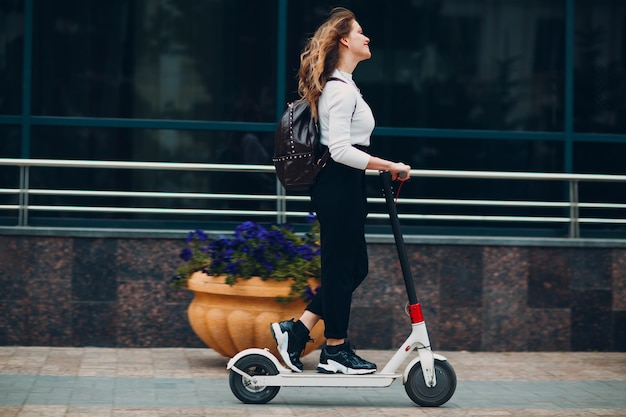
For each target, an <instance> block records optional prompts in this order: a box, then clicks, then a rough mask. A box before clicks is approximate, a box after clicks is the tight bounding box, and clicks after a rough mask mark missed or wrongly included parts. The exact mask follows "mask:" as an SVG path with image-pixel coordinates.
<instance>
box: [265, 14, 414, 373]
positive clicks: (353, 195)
mask: <svg viewBox="0 0 626 417" xmlns="http://www.w3.org/2000/svg"><path fill="white" fill-rule="evenodd" d="M369 43H370V40H369V38H368V37H367V36H365V35H364V34H363V30H362V28H361V26H360V25H359V23H358V22H357V20H356V18H355V16H354V14H353V13H352V12H351V11H350V10H347V9H345V8H336V9H333V10H332V12H331V14H330V16H329V18H328V19H327V20H326V21H325V22H324V23H323V24H322V25H321V26H320V27H319V28H318V29H317V31H316V32H315V34H314V35H313V37H312V38H310V39H309V40H308V43H307V45H306V46H305V48H304V50H303V52H302V54H301V55H300V70H299V73H298V76H299V82H298V92H299V94H300V96H301V97H302V98H304V99H305V100H307V101H308V102H309V104H310V106H311V111H312V114H313V117H315V118H317V119H318V120H319V123H320V130H321V143H322V145H324V146H327V147H328V149H329V151H330V156H331V158H330V159H329V161H328V163H327V164H326V166H325V167H324V168H323V169H322V170H321V172H320V173H319V175H318V177H317V181H316V184H315V185H314V186H313V188H312V190H311V199H312V202H313V207H314V209H315V211H316V214H317V218H318V220H319V222H320V238H321V251H322V253H321V259H322V277H321V281H322V285H321V288H320V290H319V291H318V293H317V294H316V296H315V297H314V299H313V300H312V301H311V303H310V304H309V305H308V306H307V307H306V309H305V311H304V313H303V314H302V316H301V317H300V319H299V320H298V321H295V322H294V321H293V320H288V321H283V322H280V323H272V325H271V330H272V333H273V335H274V339H275V340H276V343H277V345H278V351H279V352H280V354H281V357H282V359H283V360H284V361H285V364H286V365H288V366H289V367H290V368H291V369H292V370H293V371H295V372H302V362H301V361H300V355H301V353H302V351H303V350H304V347H305V344H306V343H307V341H308V340H309V330H310V329H312V328H313V326H315V324H316V323H317V322H318V321H319V320H320V319H323V320H324V326H325V330H324V336H325V337H326V346H325V347H324V348H323V349H322V352H321V356H320V362H319V365H318V367H317V370H318V371H319V372H324V373H337V372H341V373H344V374H368V373H372V372H375V371H376V365H375V364H373V363H371V362H368V361H366V360H364V359H362V358H361V357H359V356H358V355H357V354H356V353H355V351H354V349H353V348H352V347H351V345H350V342H349V341H348V339H347V336H348V335H347V331H348V322H349V317H350V305H351V300H352V293H353V292H354V290H356V288H357V287H358V286H359V284H361V282H362V281H363V279H365V276H366V275H367V272H368V260H367V245H366V242H365V231H364V226H365V218H366V216H367V199H366V194H365V170H366V169H372V170H379V171H389V172H391V174H392V178H394V179H396V178H399V177H398V175H399V174H400V173H401V172H404V173H406V177H404V178H403V179H402V180H407V179H409V177H410V169H411V168H410V167H409V166H408V165H406V164H404V163H401V162H392V161H387V160H385V159H381V158H378V157H375V156H372V155H370V154H369V153H368V152H367V147H368V146H369V145H370V135H371V133H372V130H373V129H374V116H373V115H372V111H371V109H370V107H369V106H368V105H367V103H366V102H365V100H363V98H362V96H361V93H360V91H359V89H358V87H357V86H356V84H355V83H354V81H353V80H352V72H353V71H354V69H355V68H356V66H357V64H358V63H359V62H361V61H363V60H366V59H369V58H370V57H371V55H372V54H371V52H370V48H369ZM329 78H336V80H334V79H333V80H329Z"/></svg>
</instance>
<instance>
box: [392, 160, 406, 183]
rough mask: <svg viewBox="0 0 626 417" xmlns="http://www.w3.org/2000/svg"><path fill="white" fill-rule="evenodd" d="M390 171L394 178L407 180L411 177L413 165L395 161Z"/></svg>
mask: <svg viewBox="0 0 626 417" xmlns="http://www.w3.org/2000/svg"><path fill="white" fill-rule="evenodd" d="M389 172H391V179H392V180H399V181H406V180H408V179H409V178H411V167H410V166H408V165H407V164H404V163H402V162H394V163H393V164H392V165H391V168H389Z"/></svg>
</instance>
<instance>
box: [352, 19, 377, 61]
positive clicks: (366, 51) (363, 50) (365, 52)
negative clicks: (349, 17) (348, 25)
mask: <svg viewBox="0 0 626 417" xmlns="http://www.w3.org/2000/svg"><path fill="white" fill-rule="evenodd" d="M346 41H347V46H348V49H349V50H350V52H352V54H354V56H355V57H356V58H358V60H359V61H363V60H365V59H369V58H371V57H372V52H371V51H370V47H369V43H370V38H368V37H367V36H365V35H364V34H363V28H361V25H359V22H357V21H356V20H353V21H352V30H351V31H350V34H349V35H348V37H347V38H346Z"/></svg>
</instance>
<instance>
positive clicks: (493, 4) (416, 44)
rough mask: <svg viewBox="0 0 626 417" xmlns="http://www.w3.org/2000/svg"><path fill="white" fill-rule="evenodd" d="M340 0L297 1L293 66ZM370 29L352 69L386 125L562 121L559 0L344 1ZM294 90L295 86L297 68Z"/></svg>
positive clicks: (504, 125) (553, 126) (546, 124)
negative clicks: (363, 54) (363, 55)
mask: <svg viewBox="0 0 626 417" xmlns="http://www.w3.org/2000/svg"><path fill="white" fill-rule="evenodd" d="M333 4H334V3H332V2H330V1H316V2H310V1H298V2H290V3H289V5H290V9H289V36H288V39H290V43H289V45H288V48H289V49H288V54H287V57H288V65H289V68H293V71H292V74H293V76H294V77H295V75H296V69H297V66H298V64H299V57H298V54H299V52H300V50H301V48H302V46H303V45H304V42H305V39H306V37H308V36H310V35H311V33H312V32H313V31H314V30H315V28H316V26H317V25H319V23H321V22H322V21H323V20H324V18H325V16H326V15H327V13H328V11H329V10H330V8H331V7H332V5H333ZM344 4H345V5H346V7H348V8H350V9H351V10H353V11H354V12H355V14H356V15H357V20H358V21H359V23H361V26H362V27H363V29H364V32H365V34H366V35H368V36H369V37H370V38H371V45H370V46H371V50H372V58H371V59H370V60H369V61H366V62H363V63H361V64H360V65H359V67H358V68H357V70H356V72H355V75H354V78H355V81H356V82H357V83H358V84H359V86H360V87H361V91H363V93H364V97H365V98H366V100H367V101H368V102H369V103H370V105H371V107H372V109H373V111H374V116H375V117H376V120H377V125H379V126H398V127H423V128H448V129H498V130H541V131H560V130H563V82H564V59H563V56H564V49H563V45H564V40H563V39H564V21H565V20H564V19H565V18H564V10H565V9H564V2H563V1H562V0H548V1H547V0H493V1H487V0H441V1H409V0H399V1H394V2H393V3H390V4H389V7H380V3H379V2H359V1H347V2H344ZM287 82H288V84H287V91H290V92H292V91H294V90H295V87H294V85H295V82H294V81H293V77H288V79H287Z"/></svg>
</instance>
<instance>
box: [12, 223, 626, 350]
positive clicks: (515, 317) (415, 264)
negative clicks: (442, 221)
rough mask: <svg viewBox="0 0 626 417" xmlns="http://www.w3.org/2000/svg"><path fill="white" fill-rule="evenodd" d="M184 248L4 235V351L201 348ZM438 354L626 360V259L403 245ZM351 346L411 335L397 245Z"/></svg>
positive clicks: (594, 252) (559, 251) (622, 255)
mask: <svg viewBox="0 0 626 417" xmlns="http://www.w3.org/2000/svg"><path fill="white" fill-rule="evenodd" d="M182 244H183V242H182V240H171V239H148V238H82V237H41V236H38V237H35V236H10V235H5V236H0V254H1V259H0V291H1V292H0V345H46V346H118V347H170V346H181V347H202V346H204V345H203V343H202V342H201V341H200V340H199V339H198V338H197V337H196V336H195V335H194V333H193V332H192V330H191V328H190V327H189V324H188V322H187V318H186V308H187V305H188V303H189V301H190V300H191V293H190V292H188V291H185V290H182V291H175V290H172V289H171V288H169V286H168V281H169V278H170V276H171V275H172V273H173V271H174V270H175V269H176V267H177V265H178V258H177V255H178V252H179V250H180V249H181V248H182ZM407 250H408V254H409V259H410V262H411V265H412V273H413V276H414V280H415V287H416V290H417V296H418V298H419V300H420V302H421V304H422V307H423V310H424V317H425V320H426V323H427V326H428V331H429V335H430V338H431V342H432V344H433V346H434V348H435V349H437V350H470V351H554V350H566V351H567V350H583V351H584V350H599V351H626V249H623V248H592V247H590V248H585V247H524V246H477V245H432V244H428V245H407ZM369 252H370V274H369V276H368V278H367V279H366V281H365V282H364V283H363V285H362V286H361V287H360V288H359V289H358V290H357V292H356V293H355V297H354V303H353V313H352V317H351V323H350V338H351V339H352V341H353V343H354V344H355V345H356V346H357V347H359V348H361V349H364V348H376V349H387V348H397V346H398V345H399V344H400V343H401V342H402V341H403V340H404V338H406V336H407V335H408V333H409V332H410V321H409V318H408V317H407V316H406V315H405V313H404V308H405V304H406V302H407V297H406V294H405V289H404V284H403V280H402V276H401V272H400V267H399V264H398V261H397V255H396V251H395V246H393V245H389V244H370V246H369Z"/></svg>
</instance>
